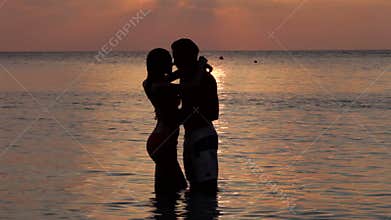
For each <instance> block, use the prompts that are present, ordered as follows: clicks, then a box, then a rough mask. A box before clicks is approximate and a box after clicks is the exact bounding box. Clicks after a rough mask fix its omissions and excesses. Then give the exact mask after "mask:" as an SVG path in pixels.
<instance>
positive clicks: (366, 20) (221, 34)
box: [0, 0, 391, 51]
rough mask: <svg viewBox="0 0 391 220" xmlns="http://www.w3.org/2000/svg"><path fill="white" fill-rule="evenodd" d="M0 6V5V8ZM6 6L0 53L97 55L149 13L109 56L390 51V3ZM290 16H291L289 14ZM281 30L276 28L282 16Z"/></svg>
mask: <svg viewBox="0 0 391 220" xmlns="http://www.w3.org/2000/svg"><path fill="white" fill-rule="evenodd" d="M0 2H1V1H0ZM301 2H303V1H302V0H116V1H112V0H83V1H82V0H66V1H59V0H34V1H32V0H8V1H7V2H6V3H5V4H4V5H3V7H2V8H1V9H0V30H1V31H0V51H64V50H98V49H99V48H101V46H102V45H103V44H105V43H106V42H107V41H108V40H109V39H110V37H111V36H113V34H114V33H115V32H116V31H117V30H118V29H119V28H120V27H121V26H123V25H124V24H125V23H126V21H127V20H129V19H130V18H131V17H132V16H135V15H136V13H137V11H138V10H140V9H143V10H145V11H146V10H151V13H150V14H149V15H148V16H147V17H146V18H145V19H144V20H143V21H141V22H140V23H139V24H138V25H137V26H136V27H135V28H134V29H132V31H131V32H130V33H129V35H128V36H127V38H126V39H124V40H123V41H121V43H120V44H119V45H118V46H117V47H116V48H115V49H116V50H148V49H151V48H153V47H166V48H167V47H169V45H170V42H172V41H173V40H175V39H177V38H178V37H183V36H185V37H191V38H193V39H195V41H197V42H198V44H199V45H200V46H201V48H202V49H210V50H213V49H218V50H279V49H283V48H282V46H281V45H279V44H277V43H276V41H274V40H273V39H271V38H269V37H268V33H269V32H271V31H273V30H275V29H276V28H277V27H279V26H280V24H281V23H283V25H282V26H280V28H277V30H276V33H275V37H277V38H278V39H279V40H280V41H281V42H282V43H283V44H284V45H285V47H286V48H287V49H291V50H306V49H307V50H308V49H391V41H390V39H391V26H390V24H391V1H390V0H308V1H305V2H304V3H303V4H302V7H299V8H297V7H298V6H299V5H300V4H301ZM295 8H297V10H296V13H294V14H291V13H292V11H293V10H294V9H295ZM290 14H291V16H290V17H289V19H288V20H287V22H285V23H284V22H283V21H284V19H285V18H287V16H289V15H290Z"/></svg>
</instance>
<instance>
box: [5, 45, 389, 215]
mask: <svg viewBox="0 0 391 220" xmlns="http://www.w3.org/2000/svg"><path fill="white" fill-rule="evenodd" d="M95 55H96V53H92V52H85V53H81V52H73V53H0V131H1V132H0V219H144V218H149V219H154V218H157V219H159V218H165V217H169V218H175V217H177V218H183V219H217V218H221V219H358V218H361V219H391V156H390V150H391V69H390V68H391V66H390V64H391V51H355V52H354V51H318V52H316V51H314V52H299V51H298V52H240V51H231V52H205V53H203V55H205V56H206V57H207V58H208V59H209V61H210V64H212V65H213V66H214V72H213V74H214V76H215V77H216V79H217V81H218V87H219V95H220V108H221V114H220V119H219V120H218V121H216V122H215V123H214V124H215V126H216V128H217V130H218V133H219V143H220V145H219V162H220V181H219V189H220V191H219V193H218V195H217V196H216V197H207V196H202V195H192V194H189V193H187V192H183V193H181V194H180V195H178V197H177V198H165V199H164V198H163V199H156V198H155V195H154V193H153V170H154V164H153V162H152V161H151V160H150V158H149V157H148V155H147V153H146V151H145V142H146V139H147V138H148V135H149V134H150V132H151V131H152V130H153V128H154V125H155V120H154V113H153V109H152V106H151V104H150V103H149V102H148V100H147V98H146V96H145V95H144V93H143V90H142V87H141V83H142V81H143V79H144V78H145V75H146V71H145V66H144V63H145V55H146V54H145V53H142V52H139V53H136V52H116V53H112V54H110V55H109V56H108V57H107V59H106V60H104V62H101V63H99V62H96V61H95V60H94V56H95ZM220 56H223V57H224V59H219V57H220ZM255 61H257V62H255ZM181 133H182V134H183V129H181ZM182 141H183V138H182V137H180V140H179V142H180V145H179V147H178V149H179V155H181V152H182ZM179 159H180V160H181V159H182V157H181V156H180V157H179ZM181 164H182V161H181Z"/></svg>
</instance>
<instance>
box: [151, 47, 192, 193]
mask: <svg viewBox="0 0 391 220" xmlns="http://www.w3.org/2000/svg"><path fill="white" fill-rule="evenodd" d="M172 66H173V64H172V58H171V55H170V53H169V52H168V51H167V50H165V49H161V48H157V49H154V50H152V51H150V52H149V54H148V56H147V72H148V74H147V79H146V80H144V82H143V87H144V91H145V93H146V95H147V97H148V99H149V100H150V102H151V103H152V105H153V107H154V108H155V116H156V117H155V118H156V120H157V123H156V127H155V129H154V130H153V132H152V133H151V135H150V136H149V138H148V141H147V151H148V154H149V156H150V157H151V158H152V159H153V161H154V162H155V192H156V193H167V192H177V191H179V190H182V189H186V188H187V182H186V179H185V177H184V175H183V172H182V170H181V167H180V166H179V163H178V160H177V144H178V136H179V121H180V118H179V117H180V116H179V115H180V114H179V109H178V107H179V104H180V98H179V86H178V85H176V84H173V83H171V82H172V81H174V80H176V79H178V76H175V75H174V74H173V73H172Z"/></svg>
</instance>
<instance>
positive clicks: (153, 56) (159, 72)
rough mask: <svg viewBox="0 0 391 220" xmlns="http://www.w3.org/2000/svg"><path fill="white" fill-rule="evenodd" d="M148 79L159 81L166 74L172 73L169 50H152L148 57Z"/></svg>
mask: <svg viewBox="0 0 391 220" xmlns="http://www.w3.org/2000/svg"><path fill="white" fill-rule="evenodd" d="M147 71H148V75H147V79H148V80H159V79H162V78H164V75H165V74H169V73H171V72H172V58H171V55H170V52H168V50H165V49H162V48H156V49H153V50H151V51H150V52H149V53H148V56H147Z"/></svg>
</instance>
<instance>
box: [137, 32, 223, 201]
mask: <svg viewBox="0 0 391 220" xmlns="http://www.w3.org/2000/svg"><path fill="white" fill-rule="evenodd" d="M171 48H172V53H173V58H174V65H175V66H176V68H177V71H175V72H173V71H172V67H173V63H172V57H171V55H170V52H169V51H167V50H165V49H161V48H157V49H154V50H152V51H151V52H149V54H148V56H147V72H148V75H147V79H146V80H145V81H144V82H143V87H144V90H145V93H146V94H147V96H148V98H149V100H150V101H151V103H152V105H153V107H154V108H155V114H156V120H157V124H156V127H155V129H154V130H153V132H152V134H151V135H150V136H149V138H148V141H147V151H148V154H149V155H150V157H151V158H152V159H153V161H154V162H155V192H156V193H158V194H159V193H170V192H178V191H180V190H183V189H186V188H187V181H186V179H187V180H188V181H189V183H190V189H191V191H202V192H210V193H215V192H216V191H217V179H218V160H217V148H218V136H217V133H216V130H215V128H214V127H213V124H212V121H214V120H217V119H218V116H219V101H218V96H217V84H216V80H215V78H214V77H213V76H212V74H211V71H212V67H211V66H210V65H209V64H208V63H207V62H208V61H207V60H206V59H205V58H204V57H199V56H198V54H199V49H198V46H197V45H196V44H195V43H194V42H193V41H192V40H190V39H180V40H177V41H175V42H174V43H173V44H172V45H171ZM177 79H180V83H179V84H174V83H172V82H173V81H175V80H177ZM180 105H181V108H179V106H180ZM181 124H183V126H184V128H185V139H184V144H183V147H184V148H183V160H184V169H185V174H186V179H185V177H184V175H183V172H182V169H181V167H180V165H179V163H178V159H177V144H178V136H179V126H180V125H181Z"/></svg>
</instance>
